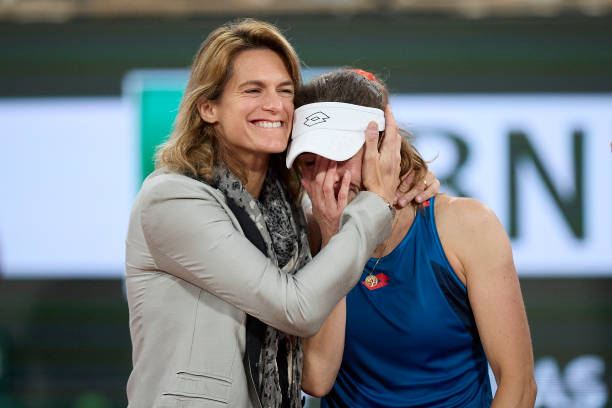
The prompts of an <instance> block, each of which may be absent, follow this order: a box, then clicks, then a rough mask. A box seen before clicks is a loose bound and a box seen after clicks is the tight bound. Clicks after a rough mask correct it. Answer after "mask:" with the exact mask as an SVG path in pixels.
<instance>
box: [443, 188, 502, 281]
mask: <svg viewBox="0 0 612 408" xmlns="http://www.w3.org/2000/svg"><path fill="white" fill-rule="evenodd" d="M435 213H436V226H437V229H438V235H439V237H440V242H441V243H442V246H443V248H444V251H445V253H446V254H447V258H448V259H449V262H451V266H453V268H454V269H455V271H456V272H457V275H459V276H460V278H461V277H462V275H463V274H465V275H466V276H467V275H468V274H469V271H470V270H474V269H475V268H474V266H475V264H480V265H482V264H486V263H491V262H498V261H500V260H506V259H510V260H511V257H512V249H511V246H510V240H509V239H508V235H507V234H506V231H505V230H504V228H503V226H502V225H501V223H500V222H499V219H498V218H497V216H496V215H495V213H494V212H493V211H492V210H491V209H490V208H489V207H487V206H486V205H485V204H484V203H482V202H481V201H479V200H476V199H473V198H462V197H452V196H448V195H439V196H438V197H436V200H435Z"/></svg>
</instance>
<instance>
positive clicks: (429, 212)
mask: <svg viewBox="0 0 612 408" xmlns="http://www.w3.org/2000/svg"><path fill="white" fill-rule="evenodd" d="M433 209H434V199H431V200H430V201H429V202H428V203H426V204H425V206H424V208H423V211H419V212H417V216H416V218H415V220H414V223H413V225H412V226H411V228H410V230H409V231H408V233H407V234H406V236H405V237H404V239H403V240H402V242H401V243H400V244H399V245H398V246H397V247H396V248H395V249H394V250H393V251H392V252H391V253H390V254H389V255H387V256H385V257H383V258H381V260H380V262H379V263H378V266H377V267H376V270H375V272H374V273H375V274H376V275H377V277H378V279H379V283H378V285H377V286H375V287H374V288H372V289H370V288H368V287H367V286H366V285H365V283H364V280H365V278H366V276H367V275H368V274H369V272H370V271H371V270H372V267H373V266H374V264H375V262H376V259H375V258H372V259H370V260H369V261H368V263H367V264H366V267H365V269H364V271H363V274H362V276H361V280H360V283H358V284H357V286H355V288H353V290H352V291H351V292H350V293H349V294H348V295H347V299H346V302H347V303H346V304H347V321H346V340H345V346H344V356H343V359H342V365H341V367H340V371H339V373H338V377H337V379H336V382H335V384H334V386H333V388H332V390H331V392H330V393H329V394H328V395H327V396H326V397H325V398H323V400H322V402H321V406H322V407H351V408H358V407H363V408H366V407H367V408H371V407H428V408H431V407H449V408H450V407H453V408H455V407H462V408H476V407H478V408H481V407H489V406H490V405H491V402H492V395H491V385H490V383H489V376H488V365H487V360H486V357H485V354H484V351H483V348H482V344H481V342H480V338H479V336H478V330H477V328H476V323H475V321H474V316H473V313H472V309H471V307H470V304H469V301H468V297H467V292H466V287H465V285H464V284H463V283H462V282H461V281H460V280H459V278H458V277H457V276H456V275H455V273H454V272H453V270H452V268H451V266H450V264H449V262H448V260H447V259H446V255H445V254H444V250H443V249H442V245H441V243H440V239H439V237H438V232H437V229H436V223H435V217H434V210H433Z"/></svg>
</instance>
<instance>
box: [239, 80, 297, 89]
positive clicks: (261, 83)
mask: <svg viewBox="0 0 612 408" xmlns="http://www.w3.org/2000/svg"><path fill="white" fill-rule="evenodd" d="M249 85H256V86H260V87H263V86H264V85H265V84H264V83H263V81H257V80H250V81H246V82H243V83H241V84H240V85H239V87H240V88H242V87H244V86H249ZM288 85H290V86H293V82H292V81H284V82H281V83H280V84H278V85H277V86H288Z"/></svg>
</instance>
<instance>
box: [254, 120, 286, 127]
mask: <svg viewBox="0 0 612 408" xmlns="http://www.w3.org/2000/svg"><path fill="white" fill-rule="evenodd" d="M281 124H282V122H267V121H263V120H261V121H258V122H255V126H258V127H262V128H278V127H281Z"/></svg>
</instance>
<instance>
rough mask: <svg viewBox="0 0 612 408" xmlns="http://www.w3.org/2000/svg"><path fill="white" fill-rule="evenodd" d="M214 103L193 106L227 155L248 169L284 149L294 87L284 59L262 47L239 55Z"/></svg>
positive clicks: (290, 123)
mask: <svg viewBox="0 0 612 408" xmlns="http://www.w3.org/2000/svg"><path fill="white" fill-rule="evenodd" d="M232 66H233V70H232V71H233V73H232V76H231V77H230V79H229V80H228V82H227V84H226V85H225V87H224V90H223V93H222V94H221V96H220V97H219V99H218V100H215V101H205V102H204V103H202V104H201V105H199V106H198V110H199V112H200V116H201V117H202V119H203V120H204V121H206V122H208V123H212V124H213V125H214V126H215V130H216V131H217V134H218V135H219V136H220V137H221V139H222V140H223V142H224V144H225V145H226V147H227V148H228V149H229V151H230V153H231V154H232V155H236V156H237V157H238V158H239V159H240V161H241V162H243V163H244V164H246V165H248V164H249V163H251V162H253V160H261V159H265V160H267V158H268V157H269V155H270V154H271V153H280V152H282V151H284V150H285V149H286V148H287V142H288V140H289V134H290V132H291V126H292V120H293V95H294V86H293V82H292V80H291V76H290V75H289V73H288V72H287V69H286V68H285V65H284V64H283V60H282V59H281V58H280V56H279V55H278V54H277V53H275V52H274V51H272V50H270V49H267V48H261V49H252V50H246V51H241V52H240V53H239V54H238V55H237V56H236V57H235V58H234V60H233V63H232Z"/></svg>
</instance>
